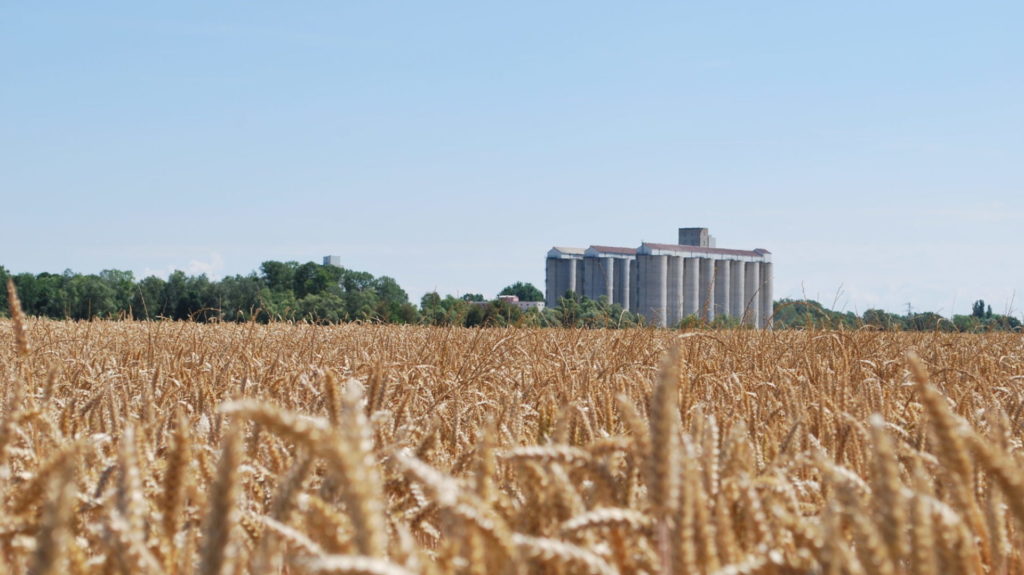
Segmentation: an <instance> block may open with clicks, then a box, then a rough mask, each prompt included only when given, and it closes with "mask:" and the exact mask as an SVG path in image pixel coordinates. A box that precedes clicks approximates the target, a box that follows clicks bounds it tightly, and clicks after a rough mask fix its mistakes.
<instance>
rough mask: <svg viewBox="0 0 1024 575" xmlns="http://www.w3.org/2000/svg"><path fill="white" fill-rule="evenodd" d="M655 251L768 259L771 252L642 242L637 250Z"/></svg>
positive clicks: (640, 251)
mask: <svg viewBox="0 0 1024 575" xmlns="http://www.w3.org/2000/svg"><path fill="white" fill-rule="evenodd" d="M655 251H662V252H680V253H691V254H706V255H718V256H736V257H748V258H755V259H758V260H761V259H770V257H771V252H769V251H768V250H765V249H760V248H758V249H756V250H730V249H725V248H703V247H700V246H681V245H678V244H651V243H647V242H644V243H643V245H641V246H640V248H639V249H638V250H637V253H640V254H650V253H652V252H655Z"/></svg>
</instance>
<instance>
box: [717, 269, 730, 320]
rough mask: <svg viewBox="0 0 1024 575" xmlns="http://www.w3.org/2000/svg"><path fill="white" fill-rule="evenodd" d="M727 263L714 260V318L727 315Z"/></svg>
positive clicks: (728, 275)
mask: <svg viewBox="0 0 1024 575" xmlns="http://www.w3.org/2000/svg"><path fill="white" fill-rule="evenodd" d="M729 277H730V274H729V262H728V261H727V260H715V317H718V316H722V317H724V316H727V315H729Z"/></svg>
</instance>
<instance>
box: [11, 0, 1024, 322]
mask: <svg viewBox="0 0 1024 575" xmlns="http://www.w3.org/2000/svg"><path fill="white" fill-rule="evenodd" d="M293 4H297V3H293ZM1022 21H1024V4H1021V3H1020V2H971V3H967V2H961V3H952V2H935V1H931V2H918V1H906V2H874V1H866V2H856V3H853V2H847V3H837V2H810V1H807V2H771V3H769V2H692V3H683V2H671V3H669V2H666V3H656V2H651V3H643V4H641V3H610V2H594V1H591V2H543V3H542V2H517V3H491V2H464V3H452V2H431V3H409V2H401V3H399V2H360V3H356V2H322V3H317V2H308V3H303V4H302V5H301V6H298V5H286V4H285V3H269V2H221V3H203V2H177V3H166V4H164V5H156V3H140V2H124V3H109V2H95V3H81V2H74V3H72V2H65V3H61V2H53V3H28V2H22V3H18V2H9V3H4V4H2V5H0V194H2V199H3V206H4V207H3V214H4V218H3V224H2V225H0V265H4V266H5V267H7V268H8V269H9V270H12V271H16V272H23V271H28V272H34V273H38V272H41V271H53V272H60V271H63V270H64V269H66V268H70V269H72V270H74V271H78V272H82V273H95V272H98V271H100V270H102V269H107V268H117V269H129V270H132V271H134V272H135V274H136V276H137V277H142V276H144V275H148V274H157V275H166V274H167V273H168V272H169V271H171V270H173V269H183V270H185V271H188V272H190V273H201V272H206V273H208V274H209V275H210V276H211V277H215V278H216V277H222V276H224V275H232V274H236V273H242V274H245V273H249V272H250V271H253V270H255V269H257V268H258V266H259V264H260V262H261V261H263V260H267V259H277V260H298V261H309V260H313V261H319V260H320V259H321V257H322V256H324V255H326V254H337V255H340V256H342V260H343V262H344V264H345V265H346V266H347V267H351V268H354V269H359V270H365V271H369V272H371V273H374V274H376V275H390V276H392V277H394V278H396V279H397V280H398V282H399V283H400V284H401V285H402V286H403V287H404V288H405V289H406V291H407V292H409V295H410V298H411V299H412V300H413V301H418V300H419V298H420V296H421V295H422V294H423V293H424V292H427V291H430V290H434V289H436V290H438V291H440V292H441V293H453V294H456V293H467V292H482V293H484V294H487V295H493V294H494V293H496V292H497V291H498V290H500V289H501V288H502V287H503V286H505V285H507V284H510V283H512V282H514V281H518V280H523V281H530V282H533V283H534V284H536V285H537V286H538V287H541V288H542V289H543V283H544V261H543V260H544V254H545V252H546V251H547V250H548V249H549V248H550V247H551V246H552V245H570V246H572V245H575V246H581V247H585V246H587V245H590V244H605V245H624V246H632V247H635V246H637V245H639V244H640V242H641V241H656V242H672V241H674V240H675V238H676V229H677V228H678V227H682V226H704V227H709V228H711V232H712V234H713V235H715V236H716V237H717V238H718V242H719V246H720V247H735V248H745V249H751V248H755V247H763V248H767V249H769V250H771V251H772V252H773V254H774V259H775V262H776V266H775V271H776V287H775V293H776V297H803V296H804V295H806V296H807V297H812V298H815V299H819V300H820V301H822V302H823V303H825V304H826V305H830V306H832V305H834V306H835V307H837V308H840V309H844V310H848V311H856V312H858V313H860V312H863V311H864V310H865V309H868V308H872V307H880V308H883V309H887V310H890V311H899V312H905V311H906V308H907V304H908V303H910V304H911V305H912V306H913V309H914V310H915V311H924V310H933V311H938V312H940V313H942V314H943V315H950V314H952V313H969V310H970V305H971V303H972V302H973V301H974V300H975V299H979V298H983V299H985V300H986V301H987V302H989V303H990V304H992V307H993V309H994V310H995V311H1001V312H1005V311H1007V310H1009V311H1011V312H1012V313H1014V314H1015V315H1018V316H1019V315H1020V311H1019V310H1021V309H1024V301H1021V300H1022V299H1024V266H1022V265H1021V263H1020V262H1021V259H1022V258H1021V254H1022V251H1024V250H1022V248H1024V234H1022V232H1021V230H1022V229H1024V161H1022V158H1024V66H1022V63H1024V36H1022V35H1021V34H1020V22H1022Z"/></svg>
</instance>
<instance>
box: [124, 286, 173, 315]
mask: <svg viewBox="0 0 1024 575" xmlns="http://www.w3.org/2000/svg"><path fill="white" fill-rule="evenodd" d="M166 285H167V282H166V281H164V280H163V278H159V277H157V276H147V277H145V278H143V279H142V280H141V281H140V282H139V283H138V284H136V285H135V289H134V290H132V298H131V301H130V303H129V305H130V306H131V312H132V315H133V316H134V317H136V318H139V319H157V318H159V317H161V316H162V314H163V309H162V307H163V298H164V290H165V289H166Z"/></svg>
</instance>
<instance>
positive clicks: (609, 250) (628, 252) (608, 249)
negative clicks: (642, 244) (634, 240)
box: [586, 246, 636, 256]
mask: <svg viewBox="0 0 1024 575" xmlns="http://www.w3.org/2000/svg"><path fill="white" fill-rule="evenodd" d="M586 253H587V255H597V254H613V255H620V256H635V255H636V248H619V247H615V246H590V247H589V248H587V252H586Z"/></svg>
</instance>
